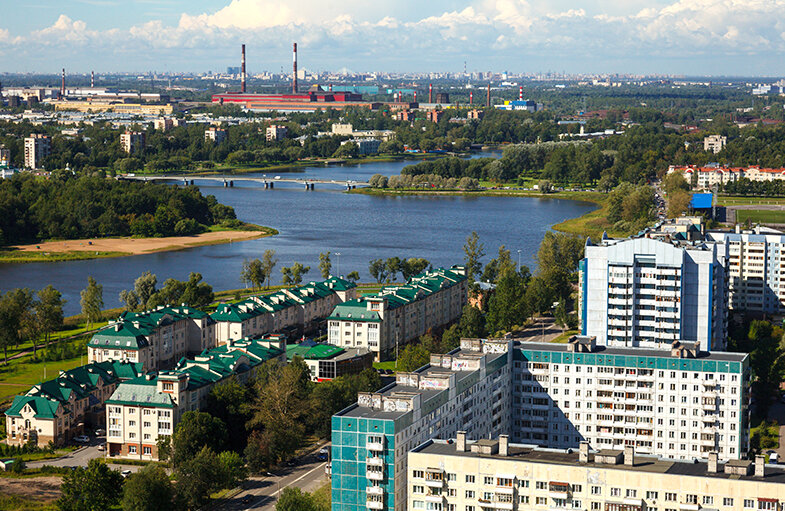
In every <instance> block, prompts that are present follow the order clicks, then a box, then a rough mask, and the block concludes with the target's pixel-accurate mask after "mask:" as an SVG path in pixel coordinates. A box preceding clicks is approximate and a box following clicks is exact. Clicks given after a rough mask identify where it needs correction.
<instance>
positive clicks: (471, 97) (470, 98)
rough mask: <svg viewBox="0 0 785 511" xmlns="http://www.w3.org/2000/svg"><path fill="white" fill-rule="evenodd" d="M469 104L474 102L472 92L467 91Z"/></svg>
mask: <svg viewBox="0 0 785 511" xmlns="http://www.w3.org/2000/svg"><path fill="white" fill-rule="evenodd" d="M469 104H470V105H473V104H474V93H473V92H470V93H469Z"/></svg>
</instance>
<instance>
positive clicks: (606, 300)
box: [578, 237, 728, 351]
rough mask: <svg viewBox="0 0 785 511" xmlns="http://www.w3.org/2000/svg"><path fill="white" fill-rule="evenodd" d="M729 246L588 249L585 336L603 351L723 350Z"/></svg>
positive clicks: (635, 242) (623, 244)
mask: <svg viewBox="0 0 785 511" xmlns="http://www.w3.org/2000/svg"><path fill="white" fill-rule="evenodd" d="M725 258H726V255H725V247H724V245H721V244H716V243H705V242H701V241H698V242H688V241H676V240H671V241H661V240H656V239H651V238H647V237H639V238H632V239H623V240H621V239H619V240H617V239H609V238H606V237H603V239H602V240H601V241H600V243H599V244H597V245H595V244H593V243H592V242H591V240H589V241H588V242H587V244H586V252H585V259H584V260H583V261H581V263H580V268H579V269H580V290H579V291H580V297H579V305H578V307H579V308H578V310H579V320H580V322H581V333H582V335H585V336H593V337H596V338H597V343H598V344H600V345H603V346H618V347H642V348H654V349H663V348H664V349H668V348H669V347H670V345H671V344H672V343H673V342H674V341H689V342H697V343H699V345H700V349H701V350H704V351H712V350H722V349H724V347H725V343H726V330H727V320H728V314H727V303H726V302H727V281H726V274H725V263H726V260H725Z"/></svg>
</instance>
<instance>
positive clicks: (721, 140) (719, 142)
mask: <svg viewBox="0 0 785 511" xmlns="http://www.w3.org/2000/svg"><path fill="white" fill-rule="evenodd" d="M727 143H728V137H723V136H722V135H709V136H708V137H703V150H704V151H707V152H708V151H711V152H712V153H714V154H717V153H719V152H720V151H722V149H723V148H724V147H725V144H727Z"/></svg>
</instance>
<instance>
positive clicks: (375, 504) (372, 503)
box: [365, 500, 384, 509]
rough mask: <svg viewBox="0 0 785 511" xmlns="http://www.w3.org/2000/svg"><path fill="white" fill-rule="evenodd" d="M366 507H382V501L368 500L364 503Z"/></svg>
mask: <svg viewBox="0 0 785 511" xmlns="http://www.w3.org/2000/svg"><path fill="white" fill-rule="evenodd" d="M365 508H366V509H384V502H380V501H378V500H369V501H368V502H366V503H365Z"/></svg>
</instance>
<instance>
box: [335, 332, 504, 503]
mask: <svg viewBox="0 0 785 511" xmlns="http://www.w3.org/2000/svg"><path fill="white" fill-rule="evenodd" d="M508 343H509V341H500V342H496V343H484V344H481V343H472V342H462V349H460V350H456V351H455V352H453V353H452V354H449V355H431V364H430V365H427V366H424V367H422V368H420V369H418V370H417V371H415V372H413V373H398V374H396V382H395V383H392V384H390V385H388V386H386V387H384V388H382V389H380V390H379V391H378V392H374V393H361V394H360V395H359V397H358V402H357V404H355V405H352V406H350V407H348V408H346V409H344V410H342V411H341V412H339V413H337V414H335V415H334V416H333V418H332V458H331V459H332V462H331V463H332V509H333V511H360V510H365V509H387V510H393V509H403V508H404V506H405V505H406V488H407V474H408V471H407V468H406V456H407V453H408V452H409V451H410V450H411V449H413V448H414V447H416V446H417V445H419V444H421V443H422V442H424V441H426V440H427V439H429V438H433V437H443V438H449V437H452V436H454V435H455V433H456V432H457V431H459V430H466V431H470V432H471V433H470V434H471V435H472V436H473V437H476V438H481V437H487V436H488V435H496V434H498V433H497V432H499V431H505V430H506V428H507V427H508V424H509V406H508V405H507V404H506V403H508V402H509V400H510V385H509V381H510V360H509V358H510V355H511V350H509V349H508Z"/></svg>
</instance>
